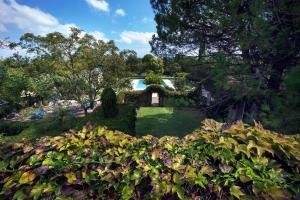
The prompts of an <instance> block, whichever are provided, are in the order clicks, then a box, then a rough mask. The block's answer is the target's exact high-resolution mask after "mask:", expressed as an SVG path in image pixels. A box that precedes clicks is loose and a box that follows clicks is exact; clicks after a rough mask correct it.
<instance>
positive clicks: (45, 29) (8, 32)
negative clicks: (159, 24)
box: [0, 0, 156, 57]
mask: <svg viewBox="0 0 300 200" xmlns="http://www.w3.org/2000/svg"><path fill="white" fill-rule="evenodd" d="M153 18H154V14H153V11H152V8H151V5H150V0H0V38H1V39H4V38H6V37H9V40H13V41H17V40H18V39H19V37H20V36H21V35H22V34H23V33H26V32H32V33H34V34H42V35H43V34H46V33H49V32H53V31H59V32H62V33H64V34H67V33H68V30H69V27H70V26H76V27H78V28H81V29H82V30H84V31H86V32H88V33H90V34H92V35H94V36H95V37H96V38H98V39H102V40H105V41H107V40H110V39H113V40H114V41H115V42H116V44H117V46H118V47H119V48H120V49H133V50H135V51H137V53H138V55H139V56H143V55H144V54H147V53H149V52H150V45H149V43H148V41H149V40H150V39H151V37H152V35H153V34H154V33H155V31H156V28H155V25H156V24H155V22H154V20H153ZM9 54H11V52H10V51H9V50H7V49H6V50H3V49H2V50H0V57H5V56H8V55H9Z"/></svg>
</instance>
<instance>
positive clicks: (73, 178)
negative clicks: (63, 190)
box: [65, 172, 77, 184]
mask: <svg viewBox="0 0 300 200" xmlns="http://www.w3.org/2000/svg"><path fill="white" fill-rule="evenodd" d="M65 177H66V178H67V179H68V180H67V181H68V183H70V184H72V183H74V182H75V181H76V180H77V178H76V174H75V173H73V172H68V173H66V174H65Z"/></svg>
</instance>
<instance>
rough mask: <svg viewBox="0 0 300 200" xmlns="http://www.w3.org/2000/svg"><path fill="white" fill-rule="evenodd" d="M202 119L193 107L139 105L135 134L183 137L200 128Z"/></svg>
mask: <svg viewBox="0 0 300 200" xmlns="http://www.w3.org/2000/svg"><path fill="white" fill-rule="evenodd" d="M203 119H204V117H203V115H202V114H201V113H200V111H199V110H197V109H193V108H172V107H141V108H139V109H138V110H137V121H136V135H139V136H141V135H146V134H153V135H154V136H157V137H162V136H165V135H173V136H179V137H183V136H185V135H186V134H188V133H191V132H192V131H194V130H195V129H197V128H200V126H201V121H202V120H203Z"/></svg>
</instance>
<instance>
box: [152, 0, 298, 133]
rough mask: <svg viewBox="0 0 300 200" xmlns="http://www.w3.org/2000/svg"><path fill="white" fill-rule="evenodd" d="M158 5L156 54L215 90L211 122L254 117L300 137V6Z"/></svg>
mask: <svg viewBox="0 0 300 200" xmlns="http://www.w3.org/2000/svg"><path fill="white" fill-rule="evenodd" d="M151 5H152V8H153V10H154V13H155V21H156V24H157V26H156V27H157V35H155V36H153V38H152V41H151V46H152V52H153V53H154V54H155V55H156V56H159V57H161V58H164V59H165V60H168V63H170V64H171V65H172V66H175V64H176V63H177V64H179V65H180V66H181V70H179V71H178V72H181V71H183V72H186V73H188V74H189V75H188V76H187V78H188V79H189V80H190V81H191V82H194V86H195V87H200V88H202V87H203V86H204V87H205V88H206V89H209V91H210V92H211V93H212V96H213V98H214V100H215V102H214V103H213V105H211V106H213V108H211V110H212V111H213V112H214V113H215V114H214V115H213V116H212V117H214V118H220V119H222V120H225V121H235V120H240V119H243V120H244V121H246V120H248V121H249V122H250V121H253V119H255V120H259V121H262V122H263V124H267V125H268V126H267V127H269V128H272V129H276V130H280V131H284V132H290V133H291V132H299V130H300V125H299V124H300V118H299V113H300V112H299V109H297V107H299V104H300V100H299V96H300V93H299V85H298V84H297V80H299V73H297V72H298V71H299V70H298V69H299V63H300V57H299V53H300V34H299V30H300V21H299V19H300V18H299V8H300V1H297V0H276V1H269V0H260V1H254V0H249V1H244V0H232V1H227V0H220V1H211V0H190V1H186V0H151ZM291 74H293V75H291ZM179 80H180V79H179ZM179 86H181V84H180V85H179ZM291 88H292V90H291ZM293 97H295V98H293ZM208 109H210V108H208ZM282 113H286V115H285V116H282ZM289 113H291V115H289Z"/></svg>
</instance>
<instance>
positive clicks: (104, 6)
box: [86, 0, 109, 12]
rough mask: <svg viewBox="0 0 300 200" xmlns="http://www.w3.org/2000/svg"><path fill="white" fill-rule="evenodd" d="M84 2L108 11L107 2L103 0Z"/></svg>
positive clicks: (87, 0)
mask: <svg viewBox="0 0 300 200" xmlns="http://www.w3.org/2000/svg"><path fill="white" fill-rule="evenodd" d="M86 2H87V3H88V4H89V5H90V6H92V7H94V8H95V9H97V10H101V11H104V12H109V4H108V3H107V2H106V1H105V0H86Z"/></svg>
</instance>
